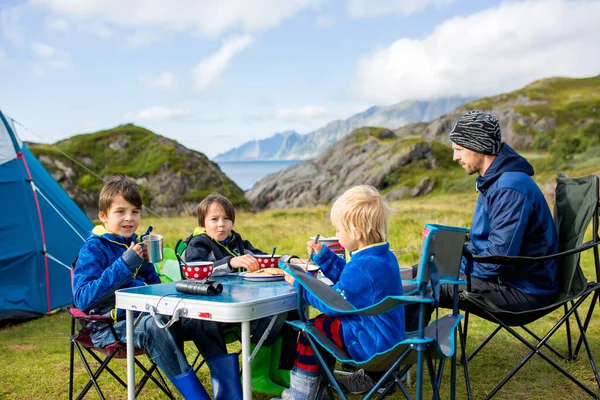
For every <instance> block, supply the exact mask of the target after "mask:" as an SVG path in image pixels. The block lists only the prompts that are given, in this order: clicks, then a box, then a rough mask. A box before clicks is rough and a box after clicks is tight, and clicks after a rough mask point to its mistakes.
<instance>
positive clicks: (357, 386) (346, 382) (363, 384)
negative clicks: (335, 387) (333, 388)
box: [336, 369, 375, 394]
mask: <svg viewBox="0 0 600 400" xmlns="http://www.w3.org/2000/svg"><path fill="white" fill-rule="evenodd" d="M336 380H337V382H338V383H339V384H340V387H341V388H342V390H343V391H344V392H347V393H351V394H360V393H365V392H368V391H369V390H371V389H372V388H373V386H375V383H374V382H373V380H372V379H371V378H369V376H368V375H367V374H365V370H364V369H359V370H357V371H356V372H354V373H353V374H351V375H346V376H343V377H341V378H336Z"/></svg>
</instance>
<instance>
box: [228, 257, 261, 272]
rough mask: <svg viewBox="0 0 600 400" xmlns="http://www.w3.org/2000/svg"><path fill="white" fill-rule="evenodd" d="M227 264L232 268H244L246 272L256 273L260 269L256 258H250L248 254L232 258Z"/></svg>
mask: <svg viewBox="0 0 600 400" xmlns="http://www.w3.org/2000/svg"><path fill="white" fill-rule="evenodd" d="M229 264H230V265H231V266H232V267H234V268H244V269H245V270H246V271H248V272H254V271H258V269H259V268H260V266H259V265H258V261H257V260H256V258H254V257H252V256H251V255H250V254H246V255H243V256H237V257H233V258H232V259H231V260H230V261H229Z"/></svg>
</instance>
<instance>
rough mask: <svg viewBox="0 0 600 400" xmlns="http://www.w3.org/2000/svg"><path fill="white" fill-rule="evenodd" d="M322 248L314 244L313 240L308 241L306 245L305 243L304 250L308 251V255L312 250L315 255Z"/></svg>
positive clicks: (319, 244)
mask: <svg viewBox="0 0 600 400" xmlns="http://www.w3.org/2000/svg"><path fill="white" fill-rule="evenodd" d="M322 248H323V245H322V244H321V243H316V244H315V241H314V240H309V241H308V243H306V250H308V254H310V253H311V252H312V251H313V250H314V252H315V254H317V253H318V252H320V251H321V249H322Z"/></svg>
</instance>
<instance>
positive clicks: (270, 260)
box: [254, 254, 281, 269]
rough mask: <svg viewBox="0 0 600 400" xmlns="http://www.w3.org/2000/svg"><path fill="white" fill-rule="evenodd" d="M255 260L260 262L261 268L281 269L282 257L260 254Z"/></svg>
mask: <svg viewBox="0 0 600 400" xmlns="http://www.w3.org/2000/svg"><path fill="white" fill-rule="evenodd" d="M254 258H256V260H257V261H258V266H259V268H261V269H262V268H279V259H280V258H281V256H280V255H277V254H275V255H273V256H271V255H269V254H262V255H261V254H258V255H255V256H254Z"/></svg>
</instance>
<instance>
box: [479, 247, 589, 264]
mask: <svg viewBox="0 0 600 400" xmlns="http://www.w3.org/2000/svg"><path fill="white" fill-rule="evenodd" d="M599 245H600V242H592V241H589V242H586V243H584V244H582V245H581V246H579V247H577V248H575V249H571V250H567V251H563V252H561V253H555V254H550V255H547V256H539V257H525V256H476V255H473V261H477V262H481V263H490V264H519V263H528V262H532V261H546V260H553V259H555V258H558V257H564V256H569V255H571V254H577V253H581V252H582V251H586V250H589V249H591V248H593V247H598V246H599Z"/></svg>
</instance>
